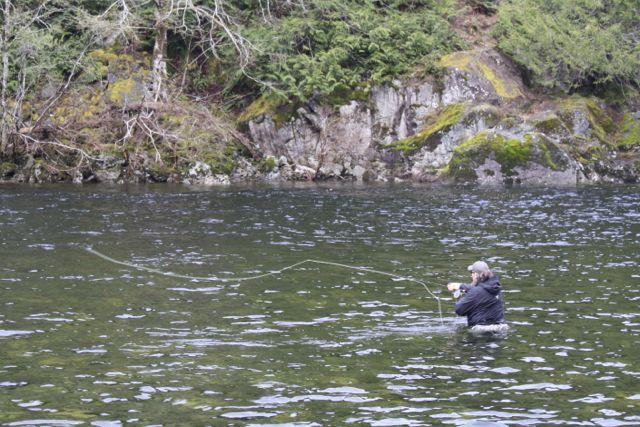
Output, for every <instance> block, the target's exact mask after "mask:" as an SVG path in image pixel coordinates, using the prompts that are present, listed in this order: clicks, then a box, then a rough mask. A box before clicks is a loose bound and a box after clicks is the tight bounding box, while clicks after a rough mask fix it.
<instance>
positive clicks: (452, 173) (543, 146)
mask: <svg viewBox="0 0 640 427" xmlns="http://www.w3.org/2000/svg"><path fill="white" fill-rule="evenodd" d="M488 160H490V161H491V162H494V163H496V164H497V165H499V170H498V171H494V170H487V171H484V170H483V171H480V172H481V173H482V174H485V175H491V176H494V175H496V173H499V174H501V175H502V176H504V181H505V182H507V183H509V182H519V178H518V176H519V175H520V174H521V173H522V171H524V170H526V169H527V168H531V167H532V165H535V166H536V167H537V168H542V169H546V170H549V171H551V172H562V171H565V170H566V169H567V168H568V167H569V161H568V157H567V155H566V154H565V153H564V152H563V151H562V149H560V148H559V147H558V146H557V145H556V144H554V143H553V142H552V141H550V140H549V139H547V138H546V137H544V136H542V135H540V134H529V135H525V137H524V138H523V139H514V138H507V137H505V136H503V135H500V134H495V133H490V132H482V133H480V134H478V135H476V136H475V137H473V138H471V139H469V140H468V141H466V142H465V143H463V144H462V145H460V146H459V147H457V148H456V149H455V150H454V153H453V156H452V158H451V161H450V162H449V165H448V166H447V167H446V168H445V170H444V171H443V173H444V175H445V176H448V177H450V178H453V179H454V180H456V181H466V182H469V181H476V180H477V178H478V176H479V170H480V169H481V168H482V167H483V165H484V164H486V163H487V161H488Z"/></svg>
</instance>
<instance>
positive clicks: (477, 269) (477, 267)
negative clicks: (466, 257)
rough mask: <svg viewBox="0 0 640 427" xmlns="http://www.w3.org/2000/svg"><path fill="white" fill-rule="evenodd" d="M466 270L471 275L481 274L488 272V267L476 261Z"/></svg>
mask: <svg viewBox="0 0 640 427" xmlns="http://www.w3.org/2000/svg"><path fill="white" fill-rule="evenodd" d="M467 270H469V271H471V272H473V273H478V274H482V273H486V272H487V271H489V266H488V265H487V263H486V262H484V261H476V262H474V263H473V264H471V265H470V266H469V267H467Z"/></svg>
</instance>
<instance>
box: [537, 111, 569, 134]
mask: <svg viewBox="0 0 640 427" xmlns="http://www.w3.org/2000/svg"><path fill="white" fill-rule="evenodd" d="M532 124H533V127H534V128H535V129H536V130H537V131H538V132H540V133H543V134H545V135H549V136H564V135H566V134H567V133H568V129H567V127H566V125H565V123H564V122H563V121H562V120H561V119H560V117H558V116H557V115H556V114H555V113H549V114H546V115H544V116H542V117H539V118H535V119H534V120H532Z"/></svg>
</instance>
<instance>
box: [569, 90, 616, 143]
mask: <svg viewBox="0 0 640 427" xmlns="http://www.w3.org/2000/svg"><path fill="white" fill-rule="evenodd" d="M578 111H581V112H583V113H584V114H586V116H587V119H588V121H589V125H590V127H591V132H592V134H593V135H594V136H595V137H596V138H597V139H598V140H600V141H601V142H603V143H606V144H609V143H610V142H611V140H612V136H613V135H614V134H615V130H616V129H615V123H614V121H613V119H612V118H611V116H610V115H609V114H608V112H607V111H605V110H604V109H603V108H602V107H600V105H599V104H598V102H597V101H596V100H595V99H593V98H585V97H581V96H572V97H570V98H567V99H564V100H563V101H562V102H561V103H560V118H561V119H562V121H563V122H564V123H565V124H566V125H567V127H568V128H569V129H572V128H573V116H574V114H575V113H576V112H578Z"/></svg>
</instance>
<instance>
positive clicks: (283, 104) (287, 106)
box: [237, 95, 298, 128]
mask: <svg viewBox="0 0 640 427" xmlns="http://www.w3.org/2000/svg"><path fill="white" fill-rule="evenodd" d="M297 107H298V105H297V104H296V103H294V102H289V101H287V100H283V99H281V98H278V97H276V96H274V95H262V96H260V97H259V98H257V99H256V100H255V101H253V102H252V103H251V104H249V106H248V107H247V108H245V110H244V111H243V112H242V113H241V114H240V115H239V116H238V119H237V122H238V124H240V125H244V124H246V123H248V122H249V121H251V120H256V119H259V118H260V117H263V116H266V115H268V116H270V117H271V118H272V119H273V121H274V123H275V124H276V127H278V128H280V127H282V126H283V125H284V124H285V123H288V122H290V121H291V120H292V119H293V118H294V117H295V111H296V109H297Z"/></svg>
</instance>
